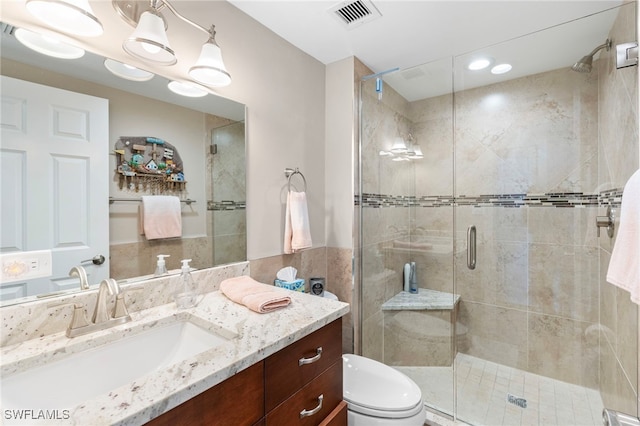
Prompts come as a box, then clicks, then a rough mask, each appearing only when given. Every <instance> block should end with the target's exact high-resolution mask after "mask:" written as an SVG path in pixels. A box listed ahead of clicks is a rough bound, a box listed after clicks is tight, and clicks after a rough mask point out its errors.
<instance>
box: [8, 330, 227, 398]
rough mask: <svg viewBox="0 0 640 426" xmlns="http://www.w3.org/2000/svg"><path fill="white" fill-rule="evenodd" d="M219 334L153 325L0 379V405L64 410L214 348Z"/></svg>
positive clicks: (223, 340) (219, 342)
mask: <svg viewBox="0 0 640 426" xmlns="http://www.w3.org/2000/svg"><path fill="white" fill-rule="evenodd" d="M222 346H224V347H228V348H231V347H232V343H231V342H230V341H229V340H227V339H226V338H224V337H221V336H219V335H217V334H215V333H212V332H209V331H207V330H205V329H203V328H201V327H199V326H197V325H195V324H193V323H191V322H189V321H179V322H174V323H171V324H168V325H164V326H157V327H155V328H152V329H150V330H147V331H143V332H141V333H139V334H136V335H133V336H129V337H126V338H123V339H120V340H116V341H115V342H111V343H107V344H105V345H102V346H98V347H96V348H92V349H87V350H86V351H82V352H79V353H75V354H73V355H70V356H68V357H65V358H64V359H60V360H58V361H54V362H51V363H48V364H45V365H43V366H39V367H34V368H31V369H28V370H26V371H24V372H21V373H17V374H13V375H10V376H7V377H3V378H2V408H38V409H47V408H50V409H60V410H62V409H69V408H73V407H75V406H77V405H79V404H81V403H83V402H85V401H87V400H89V399H92V398H94V397H97V396H99V395H102V394H106V393H108V392H109V391H111V390H114V389H116V388H118V387H120V386H122V385H125V384H127V383H131V382H133V381H135V380H136V379H138V378H140V377H142V376H144V375H146V374H149V373H151V372H153V371H155V370H158V369H161V368H164V367H168V366H170V365H172V364H175V363H178V362H180V361H183V360H186V359H188V358H190V357H193V356H195V355H197V354H199V353H201V352H204V351H207V350H209V349H212V348H216V347H222Z"/></svg>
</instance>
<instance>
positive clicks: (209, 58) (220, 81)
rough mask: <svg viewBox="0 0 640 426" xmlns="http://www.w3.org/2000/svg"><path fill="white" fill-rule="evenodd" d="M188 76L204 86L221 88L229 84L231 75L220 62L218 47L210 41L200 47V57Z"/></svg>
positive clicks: (220, 53)
mask: <svg viewBox="0 0 640 426" xmlns="http://www.w3.org/2000/svg"><path fill="white" fill-rule="evenodd" d="M189 76H191V78H193V79H194V80H196V81H197V82H198V83H202V84H204V85H206V86H212V87H221V86H228V85H229V84H231V75H229V73H228V72H227V68H226V67H225V66H224V62H222V51H221V50H220V47H219V46H218V45H217V44H215V42H212V41H211V40H210V41H208V42H206V43H205V44H204V45H203V46H202V50H201V51H200V57H199V58H198V61H197V62H196V64H195V65H194V66H192V67H191V68H190V69H189Z"/></svg>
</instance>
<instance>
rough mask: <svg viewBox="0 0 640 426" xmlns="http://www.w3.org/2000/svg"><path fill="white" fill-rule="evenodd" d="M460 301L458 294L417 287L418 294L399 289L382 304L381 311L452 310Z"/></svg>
mask: <svg viewBox="0 0 640 426" xmlns="http://www.w3.org/2000/svg"><path fill="white" fill-rule="evenodd" d="M459 301H460V295H459V294H453V293H446V292H443V291H437V290H429V289H426V288H420V289H418V294H414V293H407V292H406V291H401V292H400V293H398V294H396V295H395V296H393V297H392V298H391V299H389V300H387V301H386V302H384V303H383V304H382V310H383V311H410V310H413V311H437V310H453V309H454V308H455V307H456V305H457V304H458V302H459Z"/></svg>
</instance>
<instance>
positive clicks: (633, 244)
mask: <svg viewBox="0 0 640 426" xmlns="http://www.w3.org/2000/svg"><path fill="white" fill-rule="evenodd" d="M607 281H609V282H610V283H611V284H614V285H617V286H618V287H620V288H623V289H625V290H627V291H628V292H629V293H631V301H633V302H634V303H637V304H640V170H638V171H636V172H635V173H634V174H633V175H632V176H631V178H629V181H627V184H626V185H625V186H624V190H623V191H622V205H621V206H620V224H619V225H618V235H617V236H616V241H615V243H614V246H613V252H612V253H611V260H610V262H609V270H608V271H607Z"/></svg>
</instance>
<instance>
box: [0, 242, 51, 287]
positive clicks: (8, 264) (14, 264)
mask: <svg viewBox="0 0 640 426" xmlns="http://www.w3.org/2000/svg"><path fill="white" fill-rule="evenodd" d="M0 266H1V267H2V269H1V270H0V273H1V277H2V280H1V281H2V282H3V283H11V282H15V281H24V280H30V279H33V278H42V277H50V276H51V275H53V269H52V262H51V250H35V251H21V252H15V253H6V254H0Z"/></svg>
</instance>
